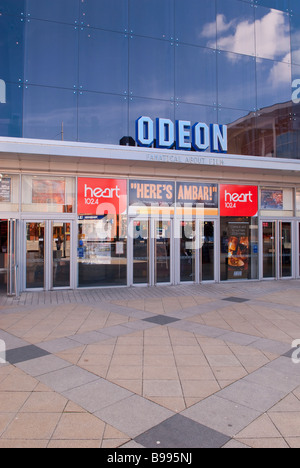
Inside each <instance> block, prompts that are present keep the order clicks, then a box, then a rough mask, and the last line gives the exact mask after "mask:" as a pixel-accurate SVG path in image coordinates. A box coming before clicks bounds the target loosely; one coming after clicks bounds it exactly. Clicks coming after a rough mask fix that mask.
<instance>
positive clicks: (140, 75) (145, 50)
mask: <svg viewBox="0 0 300 468" xmlns="http://www.w3.org/2000/svg"><path fill="white" fill-rule="evenodd" d="M129 48H130V49H129V50H130V52H129V53H130V59H129V77H130V81H129V91H130V93H131V95H134V96H140V97H149V98H155V99H168V100H169V99H171V98H172V97H173V98H174V45H173V46H172V43H169V42H166V41H161V40H158V39H149V38H145V37H137V36H132V38H131V39H130V41H129Z"/></svg>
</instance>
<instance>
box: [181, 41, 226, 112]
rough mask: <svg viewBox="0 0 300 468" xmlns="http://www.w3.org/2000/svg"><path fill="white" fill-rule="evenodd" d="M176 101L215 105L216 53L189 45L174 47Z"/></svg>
mask: <svg viewBox="0 0 300 468" xmlns="http://www.w3.org/2000/svg"><path fill="white" fill-rule="evenodd" d="M175 83H176V93H175V97H176V100H177V99H178V100H179V101H184V102H190V103H191V104H206V105H209V106H214V105H216V102H217V60H216V51H214V50H212V49H206V48H202V47H194V46H189V45H183V44H177V45H176V62H175Z"/></svg>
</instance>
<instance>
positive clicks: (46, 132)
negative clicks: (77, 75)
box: [23, 86, 77, 141]
mask: <svg viewBox="0 0 300 468" xmlns="http://www.w3.org/2000/svg"><path fill="white" fill-rule="evenodd" d="M62 123H63V135H62ZM23 136H24V138H45V139H49V140H61V139H62V136H63V139H64V140H66V141H74V140H77V93H76V92H75V91H70V90H67V89H56V88H47V87H44V86H25V88H24V135H23Z"/></svg>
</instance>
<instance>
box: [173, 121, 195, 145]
mask: <svg viewBox="0 0 300 468" xmlns="http://www.w3.org/2000/svg"><path fill="white" fill-rule="evenodd" d="M176 123H177V143H176V148H177V149H180V150H190V149H191V141H190V137H191V122H189V121H188V120H177V122H176ZM187 139H189V141H188V140H187Z"/></svg>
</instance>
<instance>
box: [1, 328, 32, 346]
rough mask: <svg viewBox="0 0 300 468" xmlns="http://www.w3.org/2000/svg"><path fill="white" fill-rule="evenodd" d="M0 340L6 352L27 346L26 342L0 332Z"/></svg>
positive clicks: (2, 331)
mask: <svg viewBox="0 0 300 468" xmlns="http://www.w3.org/2000/svg"><path fill="white" fill-rule="evenodd" d="M0 340H3V341H4V343H5V347H6V350H8V349H16V348H22V347H24V346H28V342H27V341H24V340H22V339H21V338H18V337H16V336H14V335H11V334H10V333H7V332H5V331H4V330H0Z"/></svg>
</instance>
